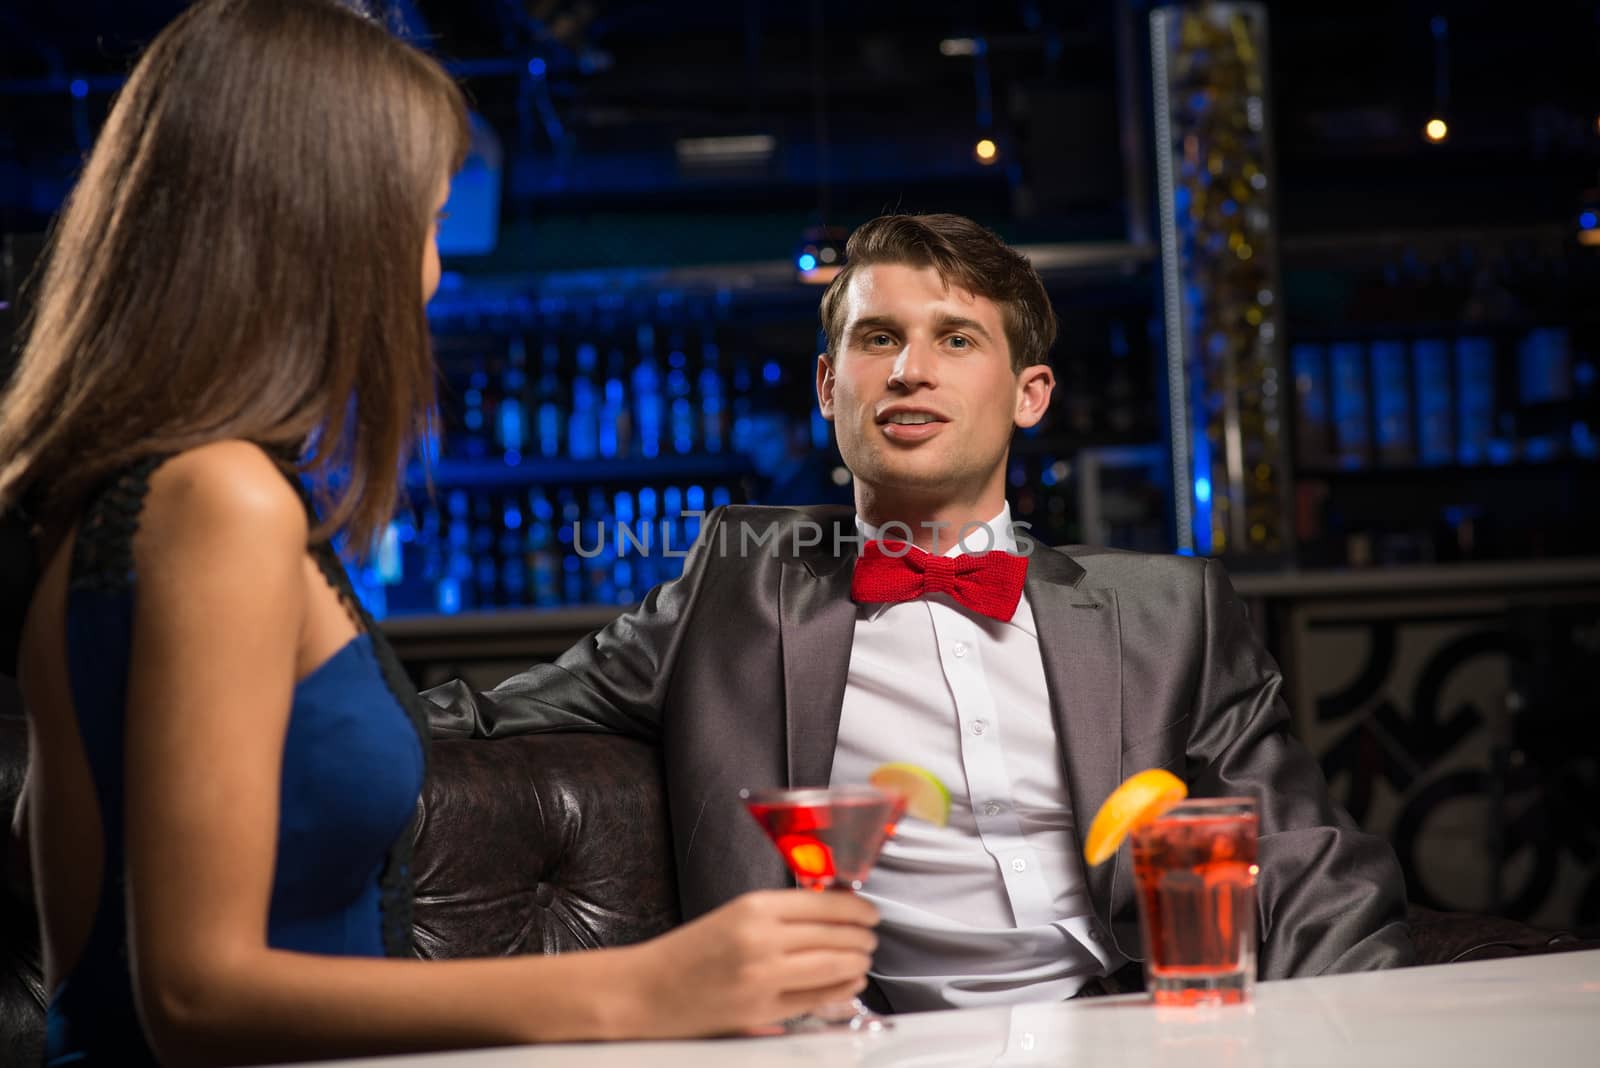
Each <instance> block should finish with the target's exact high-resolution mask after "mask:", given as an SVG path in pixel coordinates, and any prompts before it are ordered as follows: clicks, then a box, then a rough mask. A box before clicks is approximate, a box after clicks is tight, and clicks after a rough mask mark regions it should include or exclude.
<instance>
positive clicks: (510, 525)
mask: <svg viewBox="0 0 1600 1068" xmlns="http://www.w3.org/2000/svg"><path fill="white" fill-rule="evenodd" d="M523 522H524V519H523V514H522V505H521V503H520V502H519V501H518V500H517V497H516V495H515V494H512V495H510V496H508V497H506V499H505V501H504V502H503V505H502V508H501V517H500V546H499V549H500V553H499V556H500V604H501V605H504V606H517V605H524V604H527V603H528V564H527V559H526V554H525V553H524V552H523V545H524V542H525V539H526V535H525V534H524V532H523V529H522V527H523Z"/></svg>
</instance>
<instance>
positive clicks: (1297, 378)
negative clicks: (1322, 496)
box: [1091, 342, 1334, 536]
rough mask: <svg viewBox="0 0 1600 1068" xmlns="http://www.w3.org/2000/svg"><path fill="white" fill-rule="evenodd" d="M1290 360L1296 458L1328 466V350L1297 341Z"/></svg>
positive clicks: (1330, 455)
mask: <svg viewBox="0 0 1600 1068" xmlns="http://www.w3.org/2000/svg"><path fill="white" fill-rule="evenodd" d="M1289 363H1290V367H1291V368H1292V369H1293V372H1294V399H1295V453H1296V459H1297V460H1298V461H1299V463H1300V465H1301V466H1303V467H1308V468H1319V467H1331V466H1332V465H1333V462H1334V451H1333V425H1332V422H1331V420H1330V419H1329V418H1328V353H1327V350H1326V349H1324V348H1323V347H1322V346H1321V345H1314V344H1311V343H1309V342H1300V343H1299V344H1296V345H1293V346H1291V347H1290V349H1289ZM1091 536H1092V535H1091Z"/></svg>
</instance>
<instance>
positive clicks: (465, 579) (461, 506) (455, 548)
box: [435, 490, 472, 615]
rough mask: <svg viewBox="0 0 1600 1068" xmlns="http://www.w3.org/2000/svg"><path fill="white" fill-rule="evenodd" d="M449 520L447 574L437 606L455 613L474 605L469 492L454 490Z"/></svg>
mask: <svg viewBox="0 0 1600 1068" xmlns="http://www.w3.org/2000/svg"><path fill="white" fill-rule="evenodd" d="M447 507H448V509H449V520H448V521H447V523H446V527H445V544H446V546H447V547H448V549H447V552H446V556H445V566H444V574H443V575H441V576H440V578H439V585H438V587H437V590H436V592H437V598H436V601H435V607H436V608H437V609H438V610H439V611H440V612H442V613H444V614H445V615H452V614H454V613H456V612H460V611H461V610H462V609H464V608H469V607H471V593H470V591H471V582H472V555H471V552H470V548H471V543H472V529H471V527H470V525H469V523H468V520H467V508H468V505H467V494H466V492H465V491H464V490H453V491H451V493H450V496H449V498H448V504H447Z"/></svg>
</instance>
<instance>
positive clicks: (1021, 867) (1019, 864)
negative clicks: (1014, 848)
mask: <svg viewBox="0 0 1600 1068" xmlns="http://www.w3.org/2000/svg"><path fill="white" fill-rule="evenodd" d="M1011 870H1012V871H1027V870H1028V862H1027V861H1025V860H1023V859H1022V858H1021V857H1018V858H1017V859H1016V860H1013V861H1012V862H1011Z"/></svg>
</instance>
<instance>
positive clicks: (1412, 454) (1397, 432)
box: [1367, 341, 1417, 465]
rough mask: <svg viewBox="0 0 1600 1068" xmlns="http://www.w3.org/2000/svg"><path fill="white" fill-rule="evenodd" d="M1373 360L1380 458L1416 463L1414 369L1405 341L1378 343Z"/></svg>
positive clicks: (1394, 462)
mask: <svg viewBox="0 0 1600 1068" xmlns="http://www.w3.org/2000/svg"><path fill="white" fill-rule="evenodd" d="M1367 355H1368V356H1369V357H1370V359H1371V369H1372V397H1373V404H1372V407H1373V417H1374V419H1373V422H1374V424H1375V425H1376V428H1377V437H1378V459H1379V461H1380V462H1382V463H1385V464H1390V465H1410V464H1413V463H1415V462H1416V458H1417V457H1416V450H1415V447H1414V446H1413V444H1412V434H1411V367H1410V360H1409V359H1408V358H1407V353H1406V346H1405V343H1404V342H1401V341H1374V342H1373V343H1372V346H1371V348H1370V349H1369V350H1368V352H1367Z"/></svg>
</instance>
